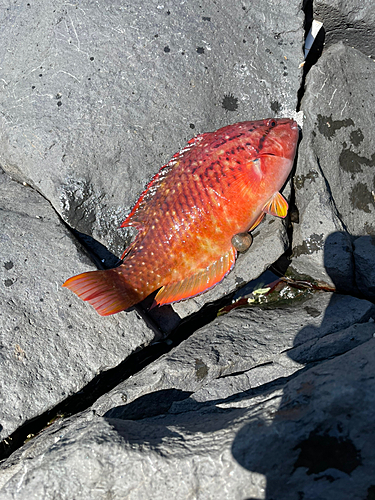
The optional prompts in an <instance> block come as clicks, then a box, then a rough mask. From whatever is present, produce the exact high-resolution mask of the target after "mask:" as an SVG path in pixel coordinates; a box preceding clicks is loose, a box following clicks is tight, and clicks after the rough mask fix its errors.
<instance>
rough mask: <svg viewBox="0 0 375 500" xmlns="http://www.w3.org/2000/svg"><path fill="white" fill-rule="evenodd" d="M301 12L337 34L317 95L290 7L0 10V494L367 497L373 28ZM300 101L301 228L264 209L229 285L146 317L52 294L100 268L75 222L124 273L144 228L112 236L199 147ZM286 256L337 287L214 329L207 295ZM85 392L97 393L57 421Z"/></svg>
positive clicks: (42, 6)
mask: <svg viewBox="0 0 375 500" xmlns="http://www.w3.org/2000/svg"><path fill="white" fill-rule="evenodd" d="M305 4H306V5H305V7H306V8H307V9H310V10H311V12H313V13H314V15H315V17H317V18H318V19H319V20H321V21H323V23H324V28H325V34H326V41H327V46H326V48H325V49H324V50H323V53H322V56H321V58H320V59H319V60H318V61H317V62H316V63H315V64H313V65H312V68H311V69H310V70H309V72H308V74H307V76H306V80H305V88H304V90H303V92H302V91H301V89H300V85H301V77H302V71H303V70H302V69H301V68H299V65H300V63H301V61H302V55H303V50H302V36H303V18H304V14H303V12H302V11H301V10H300V2H292V3H289V2H288V3H285V4H284V3H282V4H280V3H273V2H271V3H268V4H264V3H262V2H255V3H254V2H242V3H241V4H236V5H232V4H231V5H229V4H228V5H227V4H226V3H225V2H216V3H215V4H211V3H206V2H203V3H202V2H199V3H196V2H189V3H188V4H186V3H182V4H181V5H176V4H175V3H170V4H163V5H162V4H160V5H159V4H158V3H157V2H156V3H153V2H152V3H151V4H149V5H147V6H145V5H144V4H142V5H141V3H137V2H136V3H134V2H133V4H132V5H131V6H130V5H129V6H128V5H124V4H123V3H121V2H115V3H112V4H111V5H110V6H109V5H105V6H104V5H93V4H92V3H90V2H86V1H83V2H79V3H78V4H77V5H71V4H61V3H60V2H58V1H54V2H52V3H51V2H50V3H45V2H40V3H38V4H33V3H31V2H30V4H20V5H18V4H17V5H16V4H11V5H9V8H7V9H6V10H5V11H4V14H3V17H2V25H3V30H2V33H1V35H0V39H1V41H2V46H3V47H4V50H3V53H2V56H1V57H2V60H1V64H0V66H1V68H2V71H3V73H2V79H1V85H2V86H3V88H2V93H1V94H0V111H1V115H0V116H1V118H0V119H1V120H2V126H1V128H0V166H1V167H2V168H3V169H4V171H5V172H6V173H3V172H1V174H0V269H1V271H0V273H1V280H0V329H1V331H0V380H1V383H0V387H1V389H0V390H1V400H2V405H1V406H0V426H1V427H0V435H1V438H2V439H3V441H2V442H1V448H0V452H1V458H3V459H4V460H3V461H2V462H0V497H1V498H2V499H3V498H4V499H8V498H9V499H13V500H16V499H20V500H21V499H22V500H23V499H25V498H27V499H40V498H45V499H55V498H61V499H71V498H90V499H93V500H95V499H96V498H97V499H101V498H114V499H117V498H129V499H144V498H151V497H152V498H163V499H165V498H172V497H173V498H181V499H182V498H199V499H205V498H207V499H208V498H222V499H226V498H235V499H244V498H247V499H253V500H255V499H256V500H260V499H265V500H271V499H273V500H275V499H276V498H283V499H284V498H285V499H290V500H300V499H304V500H306V499H308V500H318V499H319V500H321V499H327V500H328V499H331V498H340V499H341V498H342V499H348V500H349V499H350V500H351V499H358V500H364V499H367V500H369V499H371V498H372V497H373V495H374V492H375V482H374V480H373V470H374V466H375V453H374V447H373V440H372V436H373V435H374V432H375V429H374V419H373V414H374V411H375V400H374V391H373V379H374V376H375V368H374V366H375V363H374V362H375V359H374V358H375V344H374V335H375V321H374V320H375V306H374V301H375V289H374V282H375V277H374V272H373V269H374V268H375V265H374V264H375V252H374V249H375V245H374V241H373V240H374V236H375V234H374V227H375V226H374V222H373V221H374V211H375V198H374V192H375V177H374V164H373V163H374V154H375V153H374V151H375V147H374V141H373V137H372V135H371V130H372V126H373V119H372V118H373V109H374V91H373V85H372V82H373V80H374V78H373V73H374V68H375V66H374V62H373V60H372V59H371V58H369V57H368V56H371V55H373V51H372V42H371V37H369V32H368V29H370V28H371V27H373V19H372V15H371V12H370V11H369V10H368V6H367V4H366V5H362V3H359V2H355V1H354V0H351V1H348V2H335V1H326V2H324V1H319V2H314V6H312V5H311V4H309V3H308V2H305ZM370 10H371V9H370ZM26 40H27V43H26ZM321 48H322V47H321ZM321 48H320V50H321ZM311 53H312V51H311ZM311 57H312V56H311ZM307 67H308V65H307ZM298 91H300V96H301V95H302V94H303V98H302V101H301V102H298ZM298 108H299V109H301V110H302V112H303V115H304V125H303V131H302V141H301V143H300V146H299V151H298V160H297V165H296V171H295V174H294V176H293V180H292V182H293V186H292V187H291V186H290V184H289V185H288V186H287V187H286V188H285V190H284V194H285V195H286V197H287V198H288V199H290V200H291V209H292V210H291V212H292V214H293V216H292V217H291V221H292V222H290V221H289V220H286V221H285V222H283V221H281V220H279V219H276V218H272V217H270V216H267V217H266V219H265V221H264V222H263V223H262V224H261V225H260V226H259V227H258V228H257V229H256V231H254V232H253V237H254V241H253V244H252V246H251V248H250V249H249V250H248V251H247V252H246V253H244V254H243V255H240V256H239V258H238V260H237V263H236V266H235V269H234V271H232V272H231V273H230V274H229V275H228V276H227V277H226V278H225V280H224V281H223V282H222V283H221V284H220V285H218V286H217V287H215V288H213V289H212V290H210V291H209V292H208V293H206V294H203V295H202V296H199V297H196V298H194V299H191V300H188V301H185V302H181V303H178V304H175V305H173V307H171V306H165V307H163V308H159V309H153V310H151V311H148V309H147V308H148V306H149V304H148V305H147V301H146V303H145V304H143V306H142V307H141V309H138V311H143V312H142V318H141V316H140V313H139V312H137V310H133V311H129V312H122V313H120V314H118V315H116V316H112V317H107V318H102V317H100V316H98V315H97V314H96V313H95V311H94V310H93V309H92V308H91V307H90V306H89V305H87V304H85V303H83V302H82V301H80V300H79V299H78V298H76V297H75V296H74V295H73V294H71V293H70V292H69V291H68V290H65V289H62V288H61V284H62V283H63V282H64V280H65V279H66V278H67V277H69V276H71V275H73V274H76V273H79V272H83V271H88V270H90V269H95V266H94V265H93V264H92V263H91V262H90V260H89V258H88V256H87V254H86V253H85V251H84V249H83V248H82V246H81V245H80V243H78V242H77V240H76V239H75V237H74V236H73V234H72V232H71V231H70V230H69V227H71V228H73V229H77V230H78V231H79V232H81V233H86V234H87V235H89V237H88V238H85V237H84V236H82V235H81V237H82V238H83V240H82V241H84V242H85V243H86V245H88V247H89V249H91V257H92V258H93V259H94V262H96V264H97V265H99V266H101V267H106V266H108V265H110V264H109V262H110V261H111V258H112V261H111V262H112V263H115V262H116V255H117V256H119V255H120V254H121V253H122V250H123V248H124V247H125V246H126V244H127V241H129V239H130V237H131V235H130V234H128V233H127V232H126V231H124V230H118V229H117V227H118V226H119V224H120V223H121V222H122V221H123V219H124V218H125V216H126V215H127V213H128V212H129V209H130V207H131V206H132V205H133V204H134V202H135V201H136V200H137V197H138V196H139V194H140V193H141V191H142V189H143V187H144V185H145V183H146V182H147V181H148V180H149V179H150V178H151V176H152V175H153V174H154V173H155V172H156V171H157V170H158V168H160V166H161V165H162V164H163V163H165V162H167V161H168V160H169V158H170V157H171V156H172V154H173V153H175V152H176V151H177V150H178V149H179V148H180V147H182V146H183V145H184V144H185V142H186V140H188V139H190V138H191V137H193V135H194V134H196V133H200V132H204V131H210V130H214V129H217V128H219V127H220V126H223V125H225V124H228V123H234V122H236V121H241V120H251V119H260V118H265V117H268V116H294V115H295V112H296V110H297V109H298ZM11 177H13V179H17V180H18V181H19V182H15V181H14V180H12V179H11ZM22 183H24V184H22ZM294 205H295V206H294ZM297 214H299V220H298V217H297ZM63 221H65V222H66V223H67V224H68V225H67V226H66V225H65V224H64V223H63ZM76 234H77V233H76ZM92 238H94V239H92ZM99 242H100V243H103V244H104V245H105V247H107V248H108V250H109V251H110V252H112V254H113V255H112V256H111V255H110V253H109V252H108V253H107V254H105V252H104V253H103V251H102V250H100V251H99V252H97V251H96V250H97V249H98V248H99V247H98V243H99ZM288 247H289V248H290V250H291V252H292V253H291V252H289V253H288V252H287V254H286V257H287V258H291V266H290V268H289V269H288V273H289V274H288V275H289V276H291V277H292V278H293V279H296V277H300V278H301V276H302V277H303V278H304V279H305V280H307V282H309V281H310V282H313V283H315V284H316V283H318V285H319V282H326V283H328V284H330V285H334V286H335V287H336V288H337V290H338V292H343V293H332V292H328V291H316V292H313V288H312V287H310V288H309V287H307V288H306V290H305V292H304V293H303V294H300V295H298V297H299V298H298V299H297V298H295V297H297V295H296V296H293V295H292V294H291V293H289V291H288V287H284V288H281V289H280V291H279V299H278V300H276V301H275V302H271V300H270V301H269V302H267V291H266V290H263V292H262V293H263V295H262V297H263V298H264V297H265V299H264V303H263V305H262V306H259V305H254V300H253V298H249V300H250V303H249V304H248V305H247V306H246V307H244V308H239V307H238V308H234V309H233V310H231V311H230V312H229V313H227V314H222V315H219V316H218V317H216V319H213V320H212V318H214V316H216V312H217V308H218V307H219V306H218V305H217V306H215V307H216V309H215V307H214V306H210V308H207V305H208V304H210V303H212V302H213V301H221V302H220V303H224V302H223V297H224V296H226V295H228V294H231V293H233V292H234V291H235V290H236V289H238V288H239V287H240V286H241V285H243V284H245V283H247V282H249V281H251V280H253V279H254V278H256V277H258V276H259V275H260V274H261V273H262V272H263V271H264V270H265V269H266V268H268V267H269V266H270V265H271V264H273V263H274V262H275V261H277V260H278V259H279V257H280V255H282V254H283V253H284V252H285V250H287V249H288ZM290 253H291V257H290ZM287 258H285V256H284V260H282V261H280V262H284V263H285V262H286V261H287ZM280 262H279V263H278V264H277V266H278V268H281V267H282V265H281V264H280ZM113 265H114V264H113ZM265 285H267V282H265V283H263V282H262V281H260V282H259V283H258V286H260V287H262V286H265ZM319 286H320V285H319ZM319 286H316V288H319ZM250 297H254V296H253V295H251V296H250ZM217 304H219V302H218V303H217ZM142 308H143V309H142ZM199 311H201V312H200V314H197V313H199ZM205 315H207V318H205ZM197 318H198V319H197ZM181 319H183V321H181ZM204 323H206V324H205V326H203V327H200V328H198V329H196V328H197V326H196V325H202V324H204ZM147 325H149V326H147ZM174 328H177V329H176V330H174V331H173V332H172V334H171V335H170V339H167V340H165V339H164V336H165V334H166V333H170V332H171V331H172V330H173V329H174ZM194 329H196V331H194ZM179 332H180V333H179ZM155 341H156V343H155V344H154V342H155ZM158 349H159V350H158ZM159 352H160V353H161V354H160V355H158V354H157V353H159ZM135 355H137V356H139V358H134V356H135ZM131 359H133V361H131ZM134 359H139V367H137V366H135V367H134V364H135V363H136V362H135V361H134ZM128 365H129V366H130V365H131V366H133V368H132V369H131V370H130V368H129V366H128ZM113 367H117V368H116V371H111V369H112V368H113ZM141 367H144V368H142V369H141ZM120 372H123V373H122V374H121V373H120ZM105 373H108V374H109V376H108V377H107V378H113V380H111V383H110V384H107V385H104V384H103V381H102V380H103V379H102V378H101V377H102V375H103V374H105ZM129 373H132V376H130V377H129V375H127V374H129ZM121 380H122V381H121ZM100 388H101V389H100ZM91 390H93V392H94V394H96V393H97V392H95V391H99V392H98V394H101V396H100V397H98V398H97V399H96V400H95V398H94V399H93V398H91V399H90V400H89V398H87V395H88V392H90V391H91ZM100 390H101V392H100ZM71 395H74V396H75V397H77V398H79V397H80V395H82V398H83V399H85V398H87V401H90V403H86V404H85V405H83V406H82V405H81V406H80V407H79V408H80V410H77V409H74V408H73V405H70V406H69V403H68V402H67V403H66V406H65V407H64V408H65V409H64V411H62V412H60V413H63V415H59V411H57V408H60V407H59V404H60V403H61V402H64V400H66V401H69V396H71ZM95 397H96V396H95ZM82 408H85V409H84V410H83V411H81V410H82ZM54 409H55V411H54ZM42 414H44V415H49V418H47V419H46V418H44V420H41V415H42ZM54 417H57V419H56V421H54V423H51V424H50V425H48V426H47V427H45V424H46V422H47V421H48V420H49V419H50V418H52V419H53V418H54ZM38 418H39V420H38ZM33 419H35V420H33ZM34 421H35V425H34V424H33V422H34ZM25 425H26V426H27V428H28V429H29V431H28V432H29V433H30V434H29V438H31V439H29V440H28V441H27V442H25V443H23V442H22V441H23V439H24V438H25V437H26V435H25V436H24V437H23V438H22V436H23V434H22V432H24V431H23V430H22V429H23V428H24V427H25ZM33 425H34V427H33ZM43 427H45V428H44V429H43ZM34 434H36V435H35V436H34ZM12 443H13V445H12ZM11 452H13V453H12V454H10V453H11ZM9 455H10V456H9Z"/></svg>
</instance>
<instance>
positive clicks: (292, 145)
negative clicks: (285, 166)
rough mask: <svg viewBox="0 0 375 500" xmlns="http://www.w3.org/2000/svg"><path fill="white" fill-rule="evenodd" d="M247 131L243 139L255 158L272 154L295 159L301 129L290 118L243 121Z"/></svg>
mask: <svg viewBox="0 0 375 500" xmlns="http://www.w3.org/2000/svg"><path fill="white" fill-rule="evenodd" d="M241 125H243V126H244V127H245V128H246V133H245V134H244V137H243V138H242V141H243V142H245V143H246V147H247V149H248V151H249V152H250V154H251V155H252V156H253V157H254V158H258V157H260V156H265V155H270V156H278V157H281V158H287V159H289V160H293V159H294V156H295V153H296V148H297V142H298V135H299V129H298V125H297V123H296V122H295V121H294V120H292V119H289V118H268V119H266V120H259V121H254V122H243V123H242V124H241Z"/></svg>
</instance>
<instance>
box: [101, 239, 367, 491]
mask: <svg viewBox="0 0 375 500" xmlns="http://www.w3.org/2000/svg"><path fill="white" fill-rule="evenodd" d="M343 241H344V242H345V241H347V237H346V235H345V234H342V233H334V234H332V235H330V236H329V237H328V238H327V240H326V247H325V248H326V252H325V267H326V269H327V271H328V272H329V273H330V276H331V279H332V280H333V281H334V282H335V281H337V282H338V285H339V288H340V289H341V290H342V286H343V284H344V283H345V280H343V273H342V269H337V267H336V265H335V264H334V262H333V261H334V260H335V258H336V257H335V255H336V254H338V253H339V252H338V246H337V245H338V242H343ZM334 248H336V254H335V252H334V251H333V249H334ZM349 254H350V252H349ZM349 257H350V258H351V259H353V257H352V255H349ZM348 269H352V270H353V272H354V267H353V266H351V267H350V266H349V268H348ZM349 281H350V282H351V283H353V279H352V277H351V278H350V280H349ZM319 293H327V292H319ZM352 300H353V299H352V297H351V296H349V295H347V296H345V295H339V294H333V295H332V297H331V299H330V302H329V304H328V306H327V308H326V309H325V312H324V317H323V319H322V321H321V323H320V325H319V326H314V325H305V326H304V327H303V328H302V329H301V330H300V331H299V333H298V334H297V335H296V337H295V339H294V347H293V349H291V350H290V351H289V352H288V355H289V357H290V358H291V359H293V360H294V361H298V363H300V364H302V365H304V366H305V367H304V368H302V369H300V370H298V371H297V372H295V373H294V374H293V375H291V376H289V377H283V378H279V379H276V380H274V381H272V382H269V383H267V384H264V385H262V386H260V387H257V388H255V389H250V390H248V391H245V392H242V393H238V394H235V395H233V396H230V397H228V398H223V399H216V400H214V401H208V402H204V403H199V402H196V401H194V400H191V399H189V393H188V392H185V391H180V390H176V389H169V390H164V391H157V392H155V393H151V394H148V395H144V396H141V397H140V398H138V399H137V400H135V401H133V402H132V403H130V404H128V405H123V406H120V407H117V408H113V409H111V410H109V411H108V412H107V413H106V414H105V415H104V416H105V417H106V418H108V420H109V421H110V423H111V425H112V426H113V427H114V428H115V429H116V430H117V432H118V433H119V434H120V435H121V436H122V437H123V438H124V439H125V440H127V441H128V442H131V443H133V444H134V446H139V445H142V443H144V442H147V443H148V444H149V445H150V447H151V448H152V449H154V450H156V451H157V452H158V453H161V454H162V453H163V441H164V440H165V439H166V438H167V439H168V437H169V438H171V437H173V438H174V439H177V440H179V439H181V436H180V435H179V434H178V433H177V432H174V431H171V426H172V427H173V428H175V429H178V428H180V429H183V431H184V433H185V434H187V435H189V434H190V435H191V434H195V433H212V432H215V431H217V430H220V429H224V428H230V427H231V426H233V425H234V424H235V422H236V421H238V419H241V417H243V416H244V415H245V414H246V413H247V412H248V408H247V407H239V408H233V407H231V408H220V407H218V406H217V405H219V404H221V403H230V402H239V401H241V400H244V399H251V398H255V397H256V396H260V395H262V396H266V395H267V394H270V397H271V394H272V393H273V392H274V391H275V389H280V388H283V389H284V388H285V387H286V386H287V384H288V387H289V384H293V383H294V380H297V379H298V384H302V388H301V391H300V392H299V391H292V393H293V399H291V398H290V397H289V395H288V391H286V393H284V396H283V397H282V400H281V404H280V405H279V406H278V410H277V412H276V414H275V415H274V416H273V417H272V419H271V418H270V419H268V420H267V421H265V420H264V419H263V417H262V418H259V417H254V418H253V420H251V421H249V420H248V421H247V422H248V423H246V424H245V425H244V426H243V427H242V428H241V429H240V430H239V432H238V433H237V435H236V437H235V439H234V441H233V443H232V454H233V457H234V458H235V459H236V461H237V462H238V463H239V464H240V465H241V466H242V467H244V468H245V469H247V470H249V471H252V472H257V473H261V474H263V475H265V476H266V480H267V487H266V494H265V498H266V499H267V500H279V499H280V500H281V499H283V498H288V499H289V498H290V499H296V500H299V499H301V500H303V499H304V498H306V497H305V493H304V491H305V488H306V487H307V486H306V484H307V483H308V485H309V486H308V488H310V489H309V491H313V490H314V489H315V488H318V490H319V492H320V493H319V494H318V493H317V496H309V497H308V498H309V499H310V498H319V499H320V498H322V499H326V498H331V497H329V496H327V491H328V488H329V487H331V486H330V485H333V487H334V482H335V481H336V480H338V479H342V478H343V477H347V478H348V479H349V482H350V484H351V485H352V486H351V487H352V488H353V492H354V491H356V492H357V491H362V490H361V488H362V489H363V487H364V484H366V481H362V482H361V484H356V480H357V479H356V478H357V476H355V477H353V476H352V474H353V473H355V472H356V471H357V468H358V467H360V466H361V464H362V461H363V456H362V450H360V449H358V447H357V446H356V444H355V443H354V441H353V439H352V435H353V431H355V430H353V428H352V427H351V421H350V401H349V402H348V411H347V412H346V411H345V410H343V409H342V408H343V406H342V405H341V402H340V405H338V406H337V407H336V409H335V408H333V409H332V411H331V412H325V413H324V412H322V415H324V417H319V411H318V410H317V413H318V416H317V415H316V412H315V413H314V415H311V406H310V407H309V408H310V413H309V412H305V413H304V409H305V408H306V405H307V402H309V404H312V403H311V401H316V402H317V406H319V401H320V399H321V398H322V397H324V395H322V394H319V393H316V392H315V391H314V383H313V380H310V378H309V377H310V375H309V374H310V373H311V371H310V370H311V368H313V367H315V366H317V367H318V366H319V364H320V363H321V362H325V361H327V360H329V359H335V358H336V357H337V356H339V355H340V354H343V353H345V352H347V351H350V350H351V349H353V348H354V347H356V346H357V345H360V344H362V343H364V342H366V341H368V340H370V339H371V338H372V336H373V332H372V333H366V335H367V337H366V335H364V336H362V337H360V338H356V339H352V338H350V336H349V338H344V340H343V339H341V338H339V336H338V338H337V341H336V340H335V339H333V342H331V341H330V342H328V343H327V344H325V343H324V342H323V343H321V344H319V341H320V340H322V339H324V337H326V336H328V335H330V336H331V337H330V339H331V338H333V336H334V334H335V332H337V333H338V332H341V331H342V330H343V329H345V328H346V327H350V326H351V325H352V324H353V312H352V310H351V305H350V303H351V302H350V301H352ZM338 301H341V302H342V304H343V310H344V313H343V318H342V319H341V322H340V324H339V325H336V323H335V317H334V315H333V313H332V311H333V310H334V309H335V306H336V304H337V303H338ZM346 304H347V305H346ZM300 307H304V308H308V311H307V309H306V311H307V312H308V313H309V314H310V315H311V316H312V317H313V316H314V315H317V314H319V311H318V310H315V309H314V308H313V307H311V306H310V305H309V303H308V302H305V303H302V304H301V306H300ZM296 311H298V309H297V310H296ZM336 315H337V312H336ZM371 315H373V316H375V314H374V311H372V312H369V313H368V316H369V317H368V318H367V319H370V317H371ZM336 317H337V316H336ZM354 321H357V320H354ZM361 321H367V320H366V319H364V318H362V319H361ZM306 342H310V344H311V345H312V346H313V347H312V348H309V349H306V348H305V347H304V345H305V344H306ZM315 344H316V348H315V347H314V346H315ZM300 346H301V348H300ZM301 380H302V382H301ZM336 383H337V384H340V379H339V378H338V379H337V382H336V381H335V384H336ZM295 394H297V396H295ZM197 411H199V418H197V414H196V412H197ZM335 411H336V413H335ZM327 415H328V416H327ZM150 416H152V417H157V418H153V419H152V420H151V421H148V420H147V419H148V418H149V417H150ZM140 420H142V423H141V422H140ZM296 422H298V425H299V428H300V429H302V432H301V431H300V432H299V436H298V437H297V436H295V435H294V433H293V430H294V429H295V425H296ZM304 429H306V430H305V432H304V431H303V430H304ZM301 434H302V436H303V438H301ZM356 443H357V441H356ZM371 483H373V481H372V480H371V477H369V478H368V484H367V485H366V487H365V490H364V491H363V496H362V498H364V499H365V498H366V492H367V498H372V497H371V495H372V494H373V488H374V486H373V485H372V484H371ZM325 488H327V489H325ZM345 498H349V497H345ZM358 498H359V497H358ZM247 500H256V499H247Z"/></svg>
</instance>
